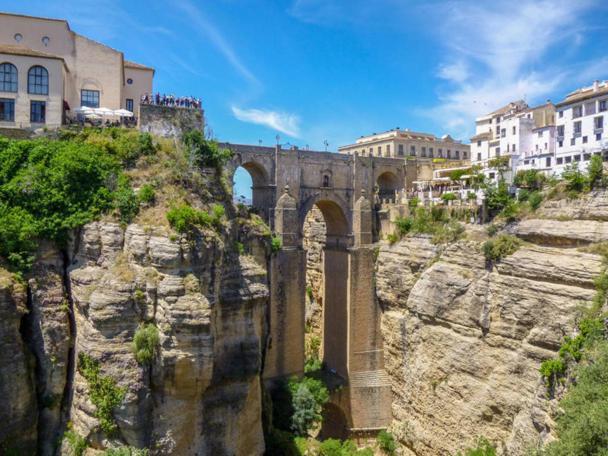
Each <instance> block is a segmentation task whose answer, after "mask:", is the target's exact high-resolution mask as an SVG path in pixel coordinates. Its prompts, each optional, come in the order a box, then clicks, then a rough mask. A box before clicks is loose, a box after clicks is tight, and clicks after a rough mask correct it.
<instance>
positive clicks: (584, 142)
mask: <svg viewBox="0 0 608 456" xmlns="http://www.w3.org/2000/svg"><path fill="white" fill-rule="evenodd" d="M583 144H587V137H586V136H583Z"/></svg>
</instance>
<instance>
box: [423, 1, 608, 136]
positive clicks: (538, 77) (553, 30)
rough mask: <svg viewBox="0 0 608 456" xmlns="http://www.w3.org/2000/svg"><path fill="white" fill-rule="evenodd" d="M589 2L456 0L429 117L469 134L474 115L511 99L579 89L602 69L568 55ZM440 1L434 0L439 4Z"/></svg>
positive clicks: (450, 7)
mask: <svg viewBox="0 0 608 456" xmlns="http://www.w3.org/2000/svg"><path fill="white" fill-rule="evenodd" d="M593 3H594V2H593V1H592V0H578V1H576V2H572V1H570V0H542V1H538V0H522V1H520V2H518V3H517V4H514V3H513V2H512V1H510V0H495V1H493V2H474V3H469V2H461V1H457V2H451V3H448V4H447V6H444V7H443V8H445V10H444V11H443V14H439V16H440V17H442V18H445V19H446V23H445V24H444V27H442V30H444V34H442V35H441V39H442V44H444V45H445V46H446V48H447V51H448V52H447V57H446V59H445V61H444V62H443V63H441V64H440V65H439V69H438V73H437V75H438V76H439V77H440V78H442V79H444V80H446V84H447V86H446V87H442V90H441V92H440V94H439V102H440V103H439V104H438V105H437V106H435V107H433V108H431V109H430V110H426V112H425V115H427V116H429V117H432V118H433V119H435V120H437V119H440V121H441V122H443V125H444V126H445V127H446V129H447V130H448V131H449V132H450V133H452V134H454V135H459V136H460V137H464V138H466V137H468V136H469V135H470V134H471V133H472V130H473V128H474V119H475V117H478V116H480V115H483V114H487V113H488V112H491V111H493V110H495V109H497V108H499V107H501V106H502V105H504V104H507V103H508V102H509V101H513V100H517V99H525V100H526V101H528V102H529V103H537V102H542V101H544V100H545V98H546V97H547V96H550V95H551V94H554V93H555V92H556V91H557V90H565V91H567V90H570V89H575V88H576V87H577V86H576V84H581V83H588V82H589V80H588V79H585V78H590V79H596V78H598V77H600V76H602V74H601V73H603V74H605V73H606V70H601V69H600V68H601V67H598V66H597V65H592V66H593V67H594V69H595V70H598V71H600V72H601V73H595V74H594V75H592V74H590V71H589V70H590V68H589V66H588V68H587V69H586V70H585V71H580V68H573V66H572V62H571V61H569V59H559V58H557V59H555V58H553V59H549V58H547V56H548V54H549V53H551V54H554V53H555V51H556V49H559V51H558V52H557V54H558V55H564V54H565V53H566V52H567V51H573V50H575V49H576V47H577V46H579V45H580V44H581V43H582V39H581V36H582V35H581V30H582V29H583V24H582V23H581V22H582V15H583V14H584V13H585V12H587V11H588V10H589V9H590V8H591V7H592V6H593ZM434 6H435V7H437V4H435V5H434Z"/></svg>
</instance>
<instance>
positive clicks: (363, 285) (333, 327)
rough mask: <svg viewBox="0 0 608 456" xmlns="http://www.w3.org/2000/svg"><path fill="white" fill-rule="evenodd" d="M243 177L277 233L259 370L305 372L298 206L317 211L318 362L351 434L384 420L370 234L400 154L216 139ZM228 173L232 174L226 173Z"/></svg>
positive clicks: (391, 189) (385, 383) (386, 399)
mask: <svg viewBox="0 0 608 456" xmlns="http://www.w3.org/2000/svg"><path fill="white" fill-rule="evenodd" d="M222 146H223V147H227V148H229V149H231V151H232V152H233V158H232V160H231V161H230V163H229V164H228V168H229V173H230V174H231V175H232V174H234V172H235V171H236V169H237V168H238V167H239V166H242V167H243V168H245V169H246V170H247V171H248V172H249V173H250V175H251V177H252V182H253V187H252V193H253V195H252V196H253V198H252V205H253V207H254V208H255V209H256V210H257V212H258V213H259V214H260V215H261V216H262V218H264V219H265V221H267V222H268V224H269V226H270V227H271V229H272V230H273V231H274V232H275V233H276V235H278V236H280V237H281V238H282V241H283V248H282V249H281V251H280V252H278V253H277V254H275V255H273V256H272V259H271V262H270V289H271V303H270V318H269V321H270V340H269V343H268V347H267V351H266V359H265V366H264V378H265V379H266V380H267V381H269V382H272V380H274V379H279V378H284V377H288V376H291V375H302V374H303V373H304V361H305V359H304V357H305V354H304V332H305V302H306V301H305V293H306V252H305V251H304V250H303V247H302V240H303V237H304V236H303V226H304V220H305V218H306V215H307V213H308V212H309V211H310V209H311V208H312V207H313V205H316V206H317V207H318V208H319V209H320V210H321V212H322V213H323V217H324V219H325V223H326V227H327V233H326V244H325V247H324V255H323V258H324V265H323V267H324V274H323V277H324V286H323V303H324V304H323V361H324V363H325V365H326V367H327V368H328V369H330V370H331V371H332V372H335V373H337V374H338V375H339V376H341V377H342V378H343V379H344V380H345V383H346V387H345V388H344V389H343V390H342V392H340V394H339V397H340V399H339V401H337V402H339V403H337V404H335V405H337V406H338V407H340V409H341V410H342V411H343V412H344V415H345V416H346V423H347V427H348V430H349V431H350V432H355V433H357V432H370V431H371V432H373V431H374V430H380V429H383V428H386V427H387V426H388V425H389V424H390V422H391V417H392V415H391V402H392V400H391V386H390V382H389V378H388V376H387V374H386V372H385V369H384V353H383V347H382V334H381V332H380V319H381V312H380V309H379V306H378V302H377V300H376V296H375V290H374V281H373V276H374V252H373V246H372V244H373V242H374V241H375V240H376V239H377V237H378V234H377V233H378V229H377V227H376V226H377V223H376V220H377V214H376V210H377V207H378V204H377V203H378V202H379V199H380V198H382V199H383V200H386V199H395V198H398V195H399V194H400V193H401V192H402V191H403V190H404V189H405V184H406V165H405V160H403V159H396V158H385V157H368V156H359V155H346V154H337V153H331V152H315V151H304V150H298V149H295V150H294V149H290V150H283V149H281V148H280V147H278V146H277V147H275V148H273V147H262V146H249V145H233V144H222ZM230 177H232V176H230Z"/></svg>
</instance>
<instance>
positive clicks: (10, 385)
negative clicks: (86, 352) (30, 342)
mask: <svg viewBox="0 0 608 456" xmlns="http://www.w3.org/2000/svg"><path fill="white" fill-rule="evenodd" d="M26 305H27V295H26V289H25V287H24V286H23V285H21V284H19V283H17V282H16V281H15V280H14V279H13V278H12V277H11V276H10V274H9V273H8V272H7V271H5V270H4V269H1V268H0V366H1V368H0V397H2V407H0V423H1V425H0V453H2V454H4V453H5V452H6V453H9V452H13V454H35V452H36V442H37V430H36V428H37V424H38V408H37V401H36V387H35V382H34V363H33V360H32V359H31V355H30V353H29V351H28V349H27V347H26V345H25V344H24V343H23V341H22V337H21V334H20V332H19V327H20V325H21V319H22V317H23V316H24V315H25V314H26V313H27V307H26Z"/></svg>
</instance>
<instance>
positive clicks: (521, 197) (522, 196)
mask: <svg viewBox="0 0 608 456" xmlns="http://www.w3.org/2000/svg"><path fill="white" fill-rule="evenodd" d="M529 197H530V192H529V191H528V190H526V189H525V188H521V189H520V190H519V192H517V201H519V202H524V201H528V198H529Z"/></svg>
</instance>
